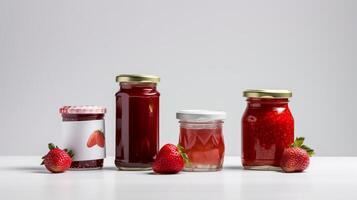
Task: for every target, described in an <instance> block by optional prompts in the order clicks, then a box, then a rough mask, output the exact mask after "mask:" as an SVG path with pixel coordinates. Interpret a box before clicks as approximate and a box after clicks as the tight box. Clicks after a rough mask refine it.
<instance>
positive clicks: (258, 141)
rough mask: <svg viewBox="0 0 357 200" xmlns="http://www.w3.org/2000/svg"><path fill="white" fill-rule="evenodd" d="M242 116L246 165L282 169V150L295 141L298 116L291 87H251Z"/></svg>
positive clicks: (246, 93)
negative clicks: (294, 113) (291, 99)
mask: <svg viewBox="0 0 357 200" xmlns="http://www.w3.org/2000/svg"><path fill="white" fill-rule="evenodd" d="M244 96H245V97H247V102H248V105H247V108H246V110H245V113H244V115H243V117H242V164H243V166H244V168H246V169H263V170H264V169H279V165H280V160H281V156H282V153H283V151H284V149H285V148H287V147H288V146H289V145H290V144H291V143H293V142H294V119H293V116H292V114H291V112H290V109H289V107H288V98H289V97H291V92H290V91H287V90H247V91H245V92H244Z"/></svg>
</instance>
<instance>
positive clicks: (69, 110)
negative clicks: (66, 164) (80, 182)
mask: <svg viewBox="0 0 357 200" xmlns="http://www.w3.org/2000/svg"><path fill="white" fill-rule="evenodd" d="M60 113H61V115H62V146H63V147H64V148H66V149H71V150H72V151H73V153H74V156H73V158H72V165H71V169H79V170H81V169H82V170H86V169H100V168H102V167H103V161H104V158H105V122H104V115H105V113H106V108H104V107H101V106H63V107H62V108H60Z"/></svg>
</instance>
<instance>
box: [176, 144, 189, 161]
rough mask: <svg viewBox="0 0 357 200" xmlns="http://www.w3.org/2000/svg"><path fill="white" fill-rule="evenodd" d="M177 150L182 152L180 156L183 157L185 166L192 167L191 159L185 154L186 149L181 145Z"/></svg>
mask: <svg viewBox="0 0 357 200" xmlns="http://www.w3.org/2000/svg"><path fill="white" fill-rule="evenodd" d="M177 149H178V151H179V152H180V154H181V156H182V159H183V161H184V162H185V164H186V165H188V166H190V165H191V163H190V159H189V158H188V156H187V154H186V153H185V149H184V148H183V147H182V146H181V145H180V144H178V145H177Z"/></svg>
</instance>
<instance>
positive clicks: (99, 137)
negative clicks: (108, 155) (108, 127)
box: [95, 130, 105, 148]
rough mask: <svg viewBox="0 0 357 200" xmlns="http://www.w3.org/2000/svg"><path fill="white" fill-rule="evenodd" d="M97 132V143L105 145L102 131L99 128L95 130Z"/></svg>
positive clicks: (101, 145)
mask: <svg viewBox="0 0 357 200" xmlns="http://www.w3.org/2000/svg"><path fill="white" fill-rule="evenodd" d="M95 132H96V133H97V139H96V142H97V145H98V146H100V147H102V148H104V145H105V137H104V133H103V132H102V131H100V130H97V131H95Z"/></svg>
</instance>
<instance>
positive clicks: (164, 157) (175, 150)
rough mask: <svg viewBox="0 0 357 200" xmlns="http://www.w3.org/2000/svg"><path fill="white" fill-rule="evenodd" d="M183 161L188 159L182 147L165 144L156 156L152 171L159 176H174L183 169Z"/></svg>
mask: <svg viewBox="0 0 357 200" xmlns="http://www.w3.org/2000/svg"><path fill="white" fill-rule="evenodd" d="M185 161H186V162H188V158H187V155H186V154H185V153H184V152H183V148H182V147H180V146H179V147H177V146H175V145H173V144H165V145H164V146H163V147H162V148H161V149H160V151H159V153H158V154H157V155H156V159H155V162H154V164H153V166H152V169H153V170H154V172H156V173H159V174H176V173H178V172H180V171H181V170H182V169H183V167H184V165H185Z"/></svg>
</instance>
